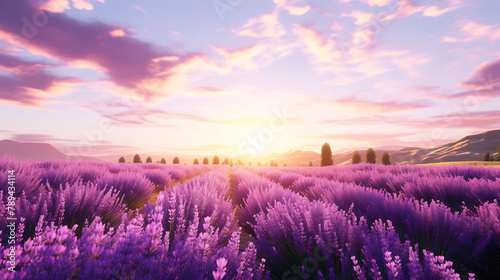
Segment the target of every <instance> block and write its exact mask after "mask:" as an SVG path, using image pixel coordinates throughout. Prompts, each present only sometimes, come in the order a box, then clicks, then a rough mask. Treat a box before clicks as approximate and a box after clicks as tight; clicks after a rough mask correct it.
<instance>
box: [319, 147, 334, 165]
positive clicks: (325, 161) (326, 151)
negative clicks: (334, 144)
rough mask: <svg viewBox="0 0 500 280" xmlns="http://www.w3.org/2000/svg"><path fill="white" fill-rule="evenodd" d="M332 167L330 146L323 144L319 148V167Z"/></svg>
mask: <svg viewBox="0 0 500 280" xmlns="http://www.w3.org/2000/svg"><path fill="white" fill-rule="evenodd" d="M330 165H333V158H332V149H331V148H330V144H328V143H325V144H323V146H322V147H321V166H330Z"/></svg>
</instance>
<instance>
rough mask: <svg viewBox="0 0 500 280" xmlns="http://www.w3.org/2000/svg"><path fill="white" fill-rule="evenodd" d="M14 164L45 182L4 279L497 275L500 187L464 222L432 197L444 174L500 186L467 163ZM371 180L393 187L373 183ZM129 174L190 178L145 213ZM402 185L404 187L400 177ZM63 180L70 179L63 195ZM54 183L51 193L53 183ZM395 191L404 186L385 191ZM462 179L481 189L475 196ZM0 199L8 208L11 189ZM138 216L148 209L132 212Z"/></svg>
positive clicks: (27, 212)
mask: <svg viewBox="0 0 500 280" xmlns="http://www.w3.org/2000/svg"><path fill="white" fill-rule="evenodd" d="M92 165H94V167H97V168H92V167H91V166H92ZM12 166H14V167H12ZM136 166H137V167H136ZM65 167H67V170H66V169H65ZM9 168H16V169H17V170H21V172H17V174H18V176H19V177H20V180H19V181H18V183H19V182H28V183H29V182H30V181H29V180H28V179H29V175H26V178H23V176H24V175H22V174H21V173H24V174H31V175H32V176H34V174H37V175H36V176H38V177H37V178H42V179H41V181H40V182H39V183H41V187H40V185H39V186H38V188H33V187H28V188H26V190H35V191H32V192H31V193H30V194H29V195H26V190H25V194H24V195H23V194H22V193H21V198H20V201H21V203H19V205H23V206H16V207H18V213H19V214H18V215H19V217H23V218H24V221H23V223H22V224H21V225H22V226H21V225H20V226H19V229H20V230H21V231H24V232H21V234H19V236H18V245H17V246H16V248H15V251H16V252H15V253H16V256H18V258H17V259H16V269H17V270H18V272H16V273H10V274H8V273H3V272H4V271H5V267H6V266H8V263H7V261H8V256H7V254H8V252H9V250H8V247H4V249H5V251H4V260H3V262H2V264H1V266H2V267H1V269H2V271H1V272H0V278H5V279H16V278H23V277H34V276H35V275H36V276H37V277H39V278H41V279H43V278H46V279H70V278H78V279H114V278H136V279H149V278H151V277H153V276H154V277H156V278H158V277H159V278H162V279H210V278H212V279H213V278H215V279H260V278H261V277H263V276H264V277H269V276H271V277H272V278H274V279H337V278H340V279H346V278H349V279H351V278H359V279H381V278H384V279H407V278H408V277H409V276H412V277H414V279H429V278H432V279H458V277H459V275H461V276H463V277H469V273H475V274H476V275H477V276H479V277H478V278H481V277H482V278H486V279H488V278H491V277H495V276H496V275H499V264H498V255H499V247H500V246H499V241H498V240H499V232H500V230H499V227H500V222H499V221H498V215H499V214H500V211H499V208H498V204H497V201H495V200H494V199H495V198H496V196H495V195H498V191H497V192H496V194H495V193H494V194H493V195H492V196H487V195H488V194H481V195H482V196H481V197H483V196H484V197H485V198H486V200H485V201H491V202H485V201H482V200H480V201H479V202H478V203H476V204H479V205H478V206H474V205H475V204H474V203H470V205H469V204H468V205H467V207H469V208H467V209H466V210H463V211H461V212H460V213H458V212H456V211H454V210H453V209H451V208H450V207H447V206H446V205H445V204H442V203H437V202H434V201H432V198H433V197H432V195H439V193H440V191H439V190H440V189H441V188H440V187H439V186H440V185H439V184H441V186H445V185H446V184H447V183H444V182H445V181H446V180H447V179H446V178H444V177H447V176H448V177H452V179H454V180H457V179H462V180H463V181H464V184H465V185H464V187H463V188H462V189H463V190H466V191H468V192H469V193H471V194H475V193H477V192H481V191H482V187H481V186H487V187H484V188H488V189H490V190H495V188H497V189H498V181H497V179H496V178H498V177H495V176H497V174H498V169H482V170H483V173H484V174H481V172H479V171H477V170H474V171H472V172H471V171H469V170H465V169H466V167H462V168H456V169H455V170H454V169H453V168H451V167H450V169H449V170H446V171H443V170H438V169H430V168H429V169H428V168H422V167H410V166H408V167H400V166H394V167H379V166H375V165H361V166H356V167H334V168H293V167H290V168H259V167H247V168H241V167H235V168H228V167H225V166H223V167H218V168H213V167H204V166H199V167H182V166H179V167H170V166H169V167H165V166H164V165H163V166H162V165H154V164H151V165H149V164H147V165H117V164H102V163H101V164H82V163H72V164H67V163H62V162H45V163H28V164H26V163H20V162H15V161H8V160H2V161H0V171H2V172H4V171H6V170H8V169H9ZM23 168H24V169H23ZM51 168H52V169H53V170H55V171H56V172H54V173H52V174H54V175H53V176H52V177H50V175H47V174H49V173H50V172H46V173H44V172H45V170H52V169H51ZM170 168H174V169H176V171H172V170H171V169H170ZM71 170H73V171H71ZM29 172H32V173H29ZM59 172H60V173H61V174H59ZM68 173H71V174H75V173H76V174H78V175H76V176H77V178H76V180H74V181H71V180H73V179H74V176H75V175H67V174H68ZM200 173H201V175H199V176H195V177H193V176H194V175H197V174H200ZM228 173H229V174H231V175H232V176H231V180H230V179H229V177H228ZM358 173H360V174H358ZM43 174H45V175H43ZM89 174H90V175H89ZM95 174H100V175H95ZM147 174H148V175H147ZM349 174H351V175H349ZM366 174H371V178H382V177H383V178H389V179H386V180H385V182H386V183H385V185H382V184H379V185H377V184H376V181H373V180H370V179H367V177H366V176H367V175H366ZM411 174H413V176H410V175H411ZM464 174H466V175H464ZM115 175H116V176H115ZM0 176H1V175H0ZM44 176H45V177H44ZM134 176H139V177H140V178H143V179H145V180H146V181H147V182H149V184H152V185H153V188H152V190H154V189H155V188H157V190H158V186H162V185H163V186H171V183H170V180H171V179H170V177H175V176H176V177H175V178H176V180H177V181H179V180H182V179H186V178H188V177H193V178H192V179H190V180H188V181H186V182H185V183H181V184H177V185H176V186H174V187H172V188H168V189H165V190H164V191H161V192H160V193H159V194H158V197H157V199H155V201H154V202H153V203H151V202H148V203H146V205H145V206H144V207H140V208H138V207H139V206H140V205H142V204H143V201H144V200H145V199H152V198H153V197H151V196H150V195H146V194H147V193H149V194H151V193H152V191H151V190H150V189H149V188H147V189H148V190H147V191H145V192H144V193H143V192H141V190H142V188H141V187H139V185H138V184H135V183H137V181H134V179H130V178H133V177H134ZM349 176H351V177H349ZM391 176H392V177H391ZM400 176H402V177H403V178H406V179H407V182H405V181H403V180H400V181H396V180H397V179H395V178H401V177H400ZM405 176H406V177H405ZM108 177H111V178H115V179H114V180H111V179H107V180H108V181H107V183H105V184H103V183H102V182H103V180H104V178H108ZM434 177H435V180H436V181H435V182H434V181H432V182H431V183H428V184H427V185H423V186H421V185H420V184H419V182H420V181H416V180H417V179H418V180H422V178H426V180H427V181H429V180H431V179H430V178H434ZM49 178H52V180H53V181H50V182H49V180H48V179H49ZM57 178H66V179H65V180H68V181H69V182H73V184H72V185H69V184H67V185H66V186H64V185H59V187H55V186H57V182H58V181H57V180H58V179H57ZM120 178H121V179H120ZM439 178H441V181H438V180H439ZM23 180H24V181H23ZM59 180H61V179H59ZM363 180H365V181H363ZM379 180H380V179H379ZM481 180H482V181H481ZM476 181H477V182H476ZM36 182H37V181H36V180H35V183H36ZM46 182H49V185H48V186H49V187H46V185H45V188H44V184H43V183H46ZM59 182H60V181H59ZM120 182H123V184H120ZM134 182H135V183H134ZM141 182H144V181H141ZM153 182H154V183H153ZM161 182H164V184H163V183H161ZM348 182H355V183H357V184H351V183H348ZM362 182H368V183H369V184H371V185H367V184H368V183H367V184H362ZM394 182H399V185H400V186H401V187H400V189H397V190H396V188H394V189H392V188H390V187H388V186H393V185H395V184H396V183H394ZM412 182H413V183H414V185H415V186H416V188H417V187H418V188H420V189H421V190H422V191H424V192H428V193H430V195H431V196H430V198H431V199H430V200H428V202H430V203H427V202H425V201H424V200H422V201H418V200H415V196H412V195H409V192H408V190H409V189H410V187H408V186H407V185H406V183H412ZM429 182H430V181H429ZM471 182H473V183H471ZM474 182H476V183H474ZM436 184H437V185H436ZM467 184H478V186H477V187H474V188H472V189H470V188H471V186H472V185H467ZM488 184H489V185H488ZM147 185H148V184H143V186H147ZM2 186H4V185H3V184H2ZM26 186H32V185H29V184H27V185H26ZM20 187H21V188H23V187H22V186H20ZM462 189H461V190H459V191H460V192H461V191H463V190H462ZM68 190H69V191H68ZM71 190H73V192H71ZM82 190H83V191H82ZM16 191H17V189H16ZM449 191H450V192H452V190H451V189H450V190H449ZM131 193H132V194H131ZM127 195H128V197H127ZM475 195H476V194H475ZM476 196H477V195H476ZM75 197H80V198H75ZM126 197H127V199H128V200H125V199H126ZM2 198H3V199H2V201H3V202H4V207H5V203H6V199H5V194H4V195H3V197H2ZM23 201H24V202H23ZM95 201H98V202H95ZM124 201H126V203H123V202H124ZM139 202H140V203H139ZM467 203H469V202H467ZM135 208H138V209H141V211H140V212H139V210H138V211H131V209H135ZM23 209H24V210H23ZM464 209H465V208H464ZM2 211H4V208H2ZM23 211H24V212H23ZM84 213H87V214H84ZM2 214H4V212H2ZM2 217H5V215H2ZM25 217H29V222H28V221H27V220H28V219H26V218H25ZM85 221H88V222H85ZM3 222H4V221H2V223H3ZM238 226H241V227H242V229H241V228H239V227H238ZM31 228H33V229H32V230H28V229H31ZM242 232H245V233H248V234H250V235H251V237H252V242H250V243H248V242H242V243H245V244H240V234H241V233H242ZM2 244H3V245H5V239H4V242H3V243H2ZM470 275H472V274H470Z"/></svg>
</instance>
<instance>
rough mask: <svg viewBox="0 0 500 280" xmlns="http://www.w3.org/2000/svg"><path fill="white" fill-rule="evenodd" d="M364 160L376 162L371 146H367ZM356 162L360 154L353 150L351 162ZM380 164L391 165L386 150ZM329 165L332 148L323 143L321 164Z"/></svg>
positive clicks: (358, 160) (331, 163)
mask: <svg viewBox="0 0 500 280" xmlns="http://www.w3.org/2000/svg"><path fill="white" fill-rule="evenodd" d="M365 162H366V163H371V164H375V163H377V155H376V153H375V150H374V149H373V148H369V149H368V150H367V151H366V155H365ZM358 163H361V155H360V154H359V153H358V151H355V152H354V154H353V155H352V164H358ZM382 164H384V165H391V157H390V156H389V154H388V153H387V152H385V153H384V154H383V155H382ZM309 165H310V166H312V162H310V163H309ZM330 165H333V155H332V149H331V147H330V144H328V143H325V144H323V146H322V147H321V166H330Z"/></svg>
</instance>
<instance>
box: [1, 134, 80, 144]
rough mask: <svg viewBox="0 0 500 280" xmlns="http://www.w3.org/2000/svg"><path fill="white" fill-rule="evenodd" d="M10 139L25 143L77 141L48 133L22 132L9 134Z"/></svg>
mask: <svg viewBox="0 0 500 280" xmlns="http://www.w3.org/2000/svg"><path fill="white" fill-rule="evenodd" d="M10 139H11V140H13V141H18V142H27V143H49V142H51V143H53V142H66V143H73V142H78V141H76V140H71V139H64V138H57V137H54V136H52V135H49V134H23V133H13V134H11V135H10Z"/></svg>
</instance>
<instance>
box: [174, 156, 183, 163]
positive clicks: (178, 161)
mask: <svg viewBox="0 0 500 280" xmlns="http://www.w3.org/2000/svg"><path fill="white" fill-rule="evenodd" d="M172 163H173V164H179V163H181V161H180V160H179V158H178V157H174V160H173V162H172Z"/></svg>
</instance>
